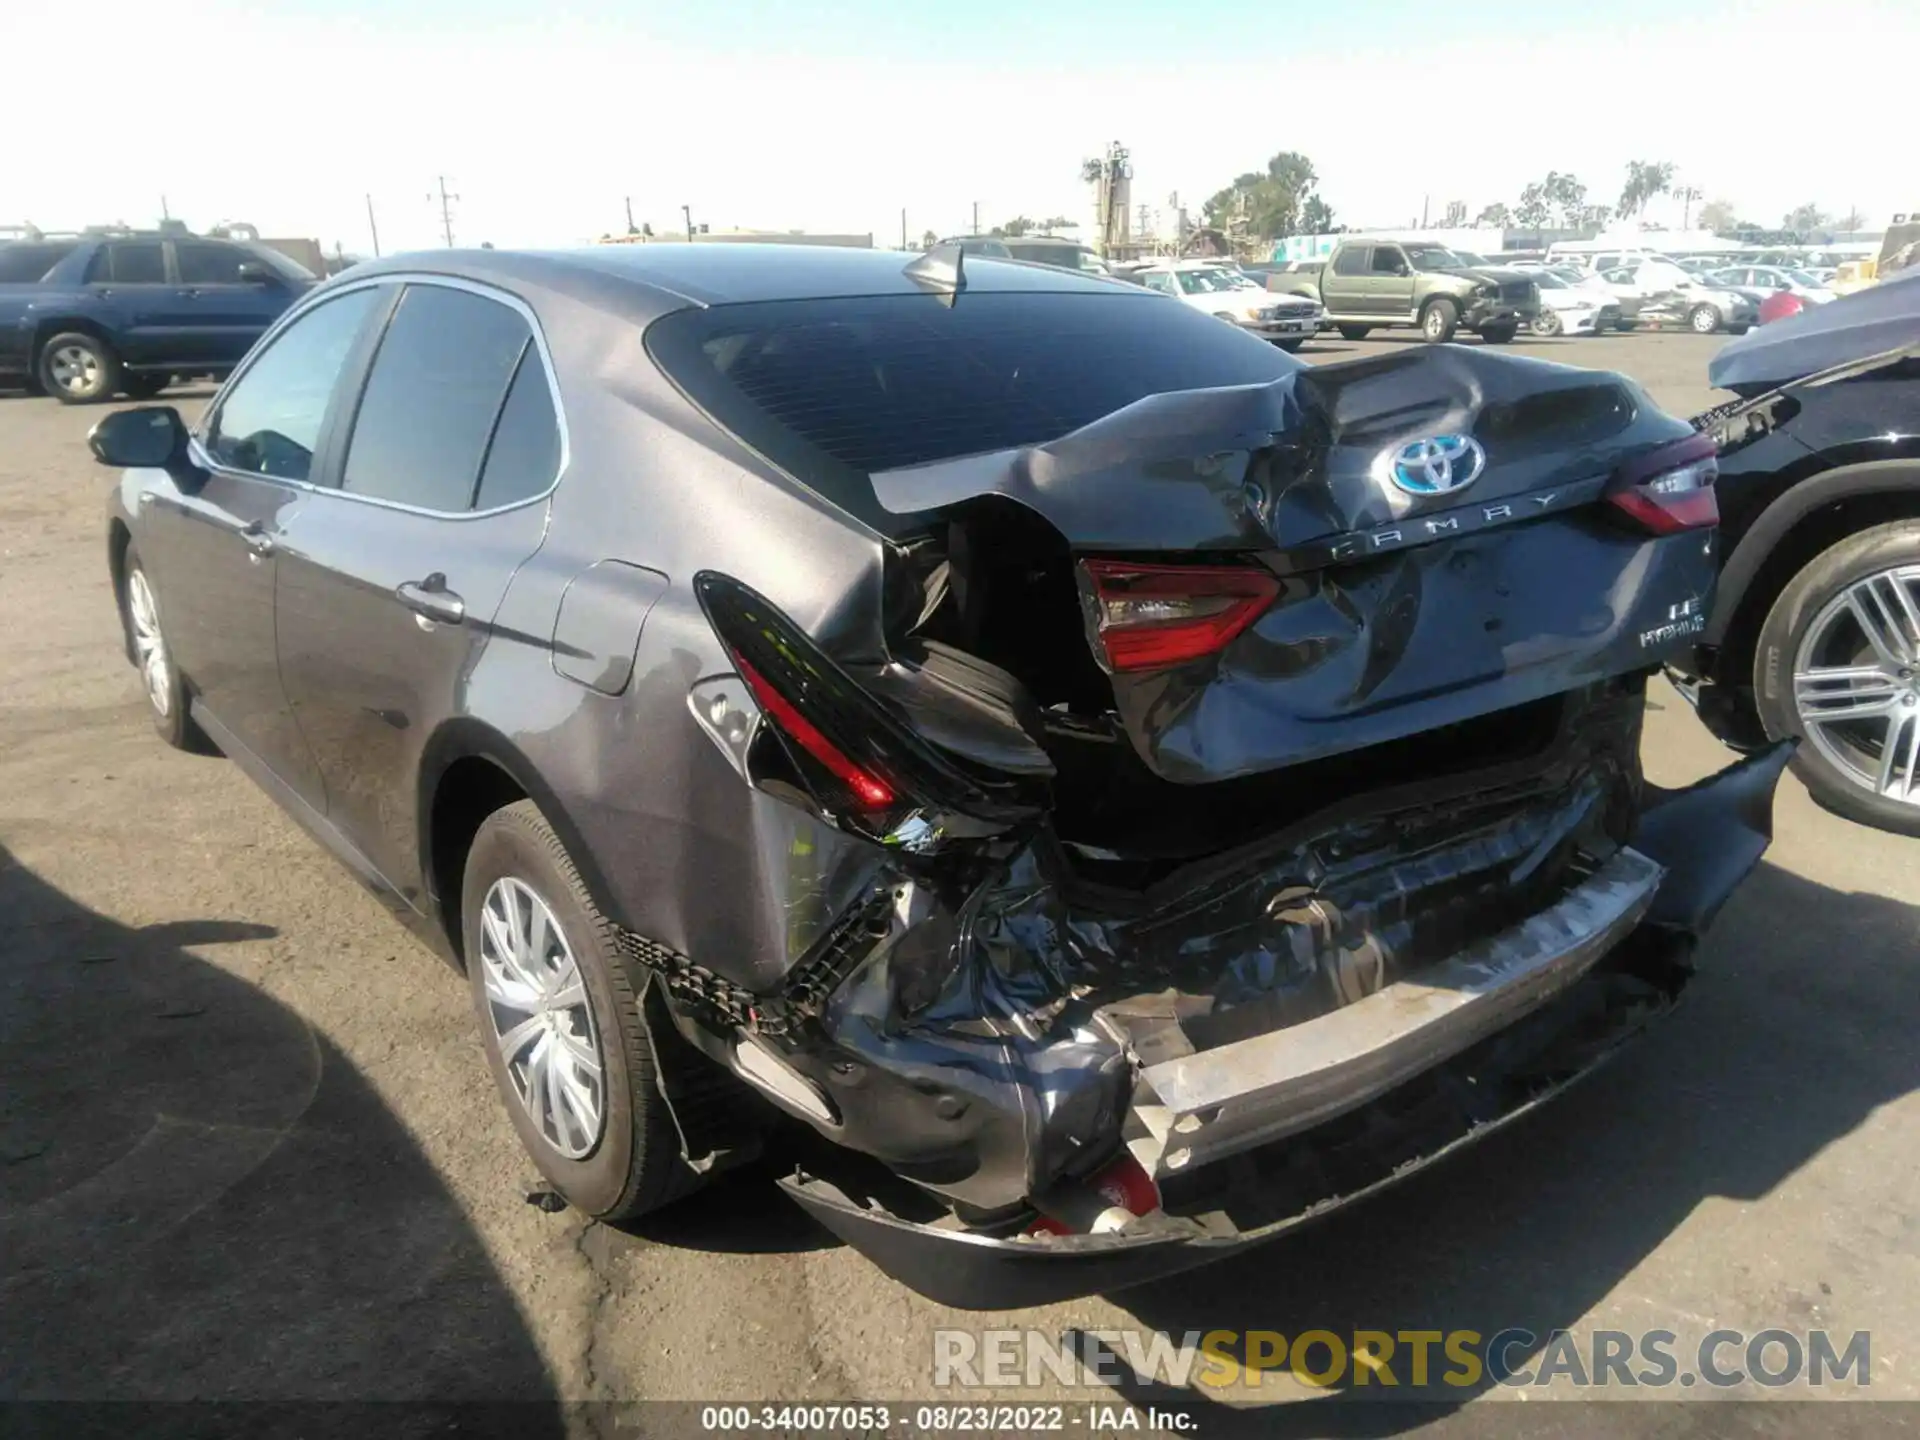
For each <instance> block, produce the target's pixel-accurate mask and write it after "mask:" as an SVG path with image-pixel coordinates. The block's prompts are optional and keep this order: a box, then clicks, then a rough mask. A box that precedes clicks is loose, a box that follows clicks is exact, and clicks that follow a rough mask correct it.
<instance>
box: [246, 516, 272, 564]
mask: <svg viewBox="0 0 1920 1440" xmlns="http://www.w3.org/2000/svg"><path fill="white" fill-rule="evenodd" d="M240 538H241V539H242V540H244V541H246V542H247V549H248V550H250V551H252V552H253V553H252V554H250V555H248V556H247V558H248V559H249V560H251V561H253V563H254V564H256V565H258V564H259V563H260V562H261V561H262V560H264V559H266V558H267V556H269V555H271V554H273V536H271V535H269V534H268V533H267V527H266V526H264V525H262V524H261V523H260V522H259V521H258V520H255V521H252V522H250V523H249V524H247V525H245V526H243V527H242V528H241V531H240Z"/></svg>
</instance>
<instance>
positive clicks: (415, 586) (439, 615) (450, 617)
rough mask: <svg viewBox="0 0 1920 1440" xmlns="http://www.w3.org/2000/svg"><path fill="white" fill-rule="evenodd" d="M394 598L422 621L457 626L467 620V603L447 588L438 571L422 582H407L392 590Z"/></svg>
mask: <svg viewBox="0 0 1920 1440" xmlns="http://www.w3.org/2000/svg"><path fill="white" fill-rule="evenodd" d="M393 593H394V597H395V598H396V599H398V600H399V602H400V603H401V604H402V605H404V606H406V607H407V608H408V609H409V610H411V611H413V613H414V614H415V615H417V616H419V617H420V618H421V619H422V620H430V621H433V622H435V623H436V624H440V625H458V624H460V623H461V622H462V621H463V620H465V619H466V618H467V602H466V601H464V600H462V599H461V598H460V597H459V596H458V595H456V594H454V593H453V591H451V590H449V589H448V588H447V577H446V576H445V575H443V574H441V573H440V572H439V571H438V570H436V571H434V572H433V573H432V574H431V575H429V576H427V578H426V579H424V580H408V581H406V582H405V583H404V584H401V585H398V586H396V587H395V588H394V592H393Z"/></svg>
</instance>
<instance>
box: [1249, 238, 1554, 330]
mask: <svg viewBox="0 0 1920 1440" xmlns="http://www.w3.org/2000/svg"><path fill="white" fill-rule="evenodd" d="M1267 285H1268V288H1269V289H1272V290H1278V291H1281V292H1282V293H1284V294H1290V295H1306V296H1309V297H1311V298H1313V299H1315V300H1318V301H1319V302H1320V303H1321V304H1322V305H1324V306H1325V307H1326V311H1327V320H1328V321H1329V322H1330V323H1331V324H1333V325H1335V326H1336V327H1338V329H1339V331H1340V333H1341V334H1342V335H1344V336H1346V337H1347V339H1349V340H1358V339H1360V338H1361V337H1362V336H1364V335H1365V334H1366V333H1367V332H1368V331H1369V330H1373V329H1384V328H1387V327H1390V326H1400V325H1410V326H1415V327H1417V328H1418V329H1419V331H1420V333H1421V334H1422V335H1424V336H1425V337H1426V338H1427V339H1429V340H1433V341H1436V342H1437V341H1443V340H1451V339H1452V338H1453V336H1454V332H1455V331H1457V330H1460V329H1462V328H1465V329H1468V330H1471V331H1473V332H1474V333H1475V334H1477V335H1478V336H1479V337H1480V338H1481V339H1482V340H1485V341H1488V342H1490V343H1492V344H1495V345H1504V344H1505V343H1506V342H1507V341H1509V340H1511V339H1513V337H1514V336H1515V335H1516V334H1517V333H1518V332H1519V330H1520V327H1521V326H1522V325H1525V324H1527V323H1528V322H1529V321H1531V320H1532V319H1533V317H1534V315H1535V314H1537V313H1538V311H1539V309H1540V291H1539V288H1538V287H1537V286H1536V285H1535V284H1534V283H1533V281H1532V279H1530V278H1529V277H1528V276H1527V274H1526V272H1524V271H1521V270H1502V269H1499V268H1496V267H1492V266H1485V265H1477V264H1473V263H1471V262H1470V261H1468V260H1467V259H1465V258H1464V257H1462V256H1460V255H1456V254H1454V252H1453V251H1451V250H1449V249H1447V248H1446V247H1445V246H1444V245H1426V244H1422V243H1420V242H1419V241H1413V240H1405V241H1403V240H1358V239H1356V240H1343V241H1341V242H1340V243H1339V245H1337V246H1336V247H1335V248H1334V251H1333V253H1332V254H1331V255H1329V256H1328V257H1327V262H1326V264H1325V265H1324V266H1323V267H1322V268H1321V269H1320V270H1319V271H1318V272H1317V273H1315V274H1306V273H1302V272H1298V271H1285V272H1282V273H1279V274H1276V275H1273V276H1270V277H1269V278H1268V281H1267Z"/></svg>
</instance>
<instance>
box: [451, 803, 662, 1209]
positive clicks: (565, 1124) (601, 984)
mask: <svg viewBox="0 0 1920 1440" xmlns="http://www.w3.org/2000/svg"><path fill="white" fill-rule="evenodd" d="M460 916H461V933H462V935H463V938H464V941H465V944H464V947H463V948H464V953H465V956H466V964H467V976H468V980H469V982H470V988H471V989H472V991H473V1001H474V1008H475V1009H476V1010H477V1011H478V1013H479V1018H480V1034H481V1039H482V1041H483V1042H484V1044H485V1046H486V1052H487V1065H488V1068H489V1069H491V1070H492V1072H493V1078H494V1083H495V1084H496V1085H497V1086H498V1087H499V1089H500V1094H501V1097H502V1098H503V1099H504V1100H505V1101H506V1105H507V1111H508V1113H509V1114H510V1115H511V1116H512V1119H513V1128H514V1129H515V1130H516V1131H517V1132H518V1133H519V1135H520V1142H521V1144H523V1145H524V1146H525V1147H526V1149H527V1153H528V1154H529V1155H531V1156H532V1157H533V1162H534V1164H535V1165H537V1166H538V1167H539V1169H540V1173H541V1174H543V1175H545V1176H546V1177H547V1179H548V1180H549V1181H551V1182H552V1184H553V1187H554V1188H555V1189H556V1190H558V1191H559V1192H560V1194H561V1195H563V1196H565V1197H566V1199H567V1201H568V1202H569V1203H570V1204H572V1205H574V1206H575V1207H577V1208H578V1209H580V1210H582V1211H585V1212H586V1213H587V1214H589V1215H592V1216H595V1217H598V1218H600V1219H620V1218H630V1217H633V1216H637V1215H642V1214H645V1213H646V1212H647V1211H649V1210H654V1209H658V1208H659V1207H660V1206H662V1205H664V1204H666V1203H667V1202H668V1201H670V1200H673V1199H675V1198H677V1197H678V1196H680V1195H682V1194H685V1193H687V1192H688V1191H689V1190H691V1189H692V1188H694V1185H695V1183H696V1182H695V1177H694V1175H693V1172H692V1171H690V1170H689V1169H688V1168H687V1167H686V1165H685V1163H684V1162H683V1161H682V1160H681V1157H680V1142H679V1135H678V1132H677V1131H676V1129H675V1127H674V1124H673V1117H672V1116H671V1115H670V1114H669V1113H668V1111H667V1105H666V1101H665V1099H664V1098H663V1097H662V1095H661V1093H660V1088H659V1085H658V1083H657V1080H656V1066H655V1061H654V1053H653V1045H652V1042H651V1040H650V1038H649V1036H648V1034H647V1029H646V1026H645V1024H644V1023H643V1021H642V1020H641V1011H640V997H641V995H642V993H643V991H644V987H645V983H646V977H645V973H644V972H643V971H641V970H640V969H639V967H638V966H637V965H636V964H635V962H634V961H632V960H631V959H629V958H628V957H627V956H626V955H625V953H624V952H623V951H622V949H621V947H620V944H619V942H618V940H617V938H616V936H615V931H614V927H613V925H612V924H611V923H610V922H609V921H608V920H607V919H606V918H605V917H604V916H603V915H601V913H600V911H599V909H598V908H597V907H596V906H595V905H594V903H593V898H592V896H590V895H589V894H588V893H587V889H586V886H585V885H583V884H582V883H581V881H580V873H579V871H578V870H576V869H575V868H574V864H573V861H572V859H571V858H569V856H568V855H567V851H566V847H565V846H564V845H562V844H561V842H560V839H559V837H558V836H556V835H555V834H554V832H553V828H552V827H551V826H550V825H548V823H547V821H546V817H544V816H543V815H541V813H540V811H539V808H538V807H537V806H535V805H534V804H533V803H532V802H531V801H527V800H523V801H520V802H519V803H518V804H515V805H509V806H507V807H506V808H505V809H503V810H496V811H495V812H494V813H493V814H491V815H489V816H488V817H487V818H486V819H485V820H484V821H482V822H481V824H480V828H479V831H478V832H477V833H476V834H475V836H474V839H473V846H472V848H471V850H469V851H468V855H467V865H466V873H465V875H464V876H463V877H462V882H461V900H460Z"/></svg>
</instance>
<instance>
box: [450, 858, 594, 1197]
mask: <svg viewBox="0 0 1920 1440" xmlns="http://www.w3.org/2000/svg"><path fill="white" fill-rule="evenodd" d="M480 931H481V934H480V980H481V988H482V990H483V992H484V993H485V995H486V1001H487V1014H488V1018H489V1019H490V1020H491V1022H492V1024H493V1035H494V1041H495V1043H496V1044H497V1045H498V1046H499V1047H500V1059H501V1062H502V1063H503V1064H504V1065H505V1066H506V1068H507V1074H508V1075H509V1076H510V1077H511V1078H512V1080H513V1088H514V1091H515V1093H516V1094H517V1095H518V1096H519V1098H520V1104H521V1106H522V1107H523V1108H524V1109H525V1110H526V1113H527V1117H528V1118H529V1119H530V1120H532V1121H533V1125H534V1128H535V1129H536V1130H538V1131H539V1132H540V1135H541V1138H542V1139H544V1140H545V1141H546V1142H547V1144H548V1145H550V1146H551V1147H552V1148H553V1149H554V1151H555V1152H556V1153H558V1154H560V1155H562V1156H564V1157H565V1158H567V1159H569V1160H579V1159H582V1158H584V1157H585V1156H587V1155H589V1154H591V1153H592V1151H593V1149H594V1147H595V1146H596V1145H598V1144H599V1143H600V1135H601V1131H602V1129H603V1128H604V1126H605V1124H606V1094H607V1089H606V1066H605V1064H604V1062H603V1060H602V1058H601V1053H600V1032H599V1029H598V1027H597V1026H596V1025H595V1024H594V1019H593V1006H592V1004H591V1003H590V1002H589V1001H588V999H587V987H586V982H585V980H584V979H583V978H582V977H581V974H580V966H579V964H578V962H576V961H575V959H574V955H573V949H572V947H571V946H570V945H569V944H568V943H567V937H566V934H565V933H564V932H563V931H562V930H561V928H560V922H559V921H558V920H557V919H555V918H554V914H553V911H552V910H551V909H550V908H549V907H548V905H547V902H546V901H544V900H542V899H541V898H540V896H539V895H538V894H537V893H535V891H534V890H533V888H532V887H531V886H529V885H528V884H527V883H526V882H525V881H523V880H517V879H515V878H513V877H512V876H507V877H504V878H502V879H499V880H496V881H494V882H493V884H492V885H491V886H490V887H489V888H488V890H487V895H486V899H485V900H484V901H482V902H481V906H480Z"/></svg>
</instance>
